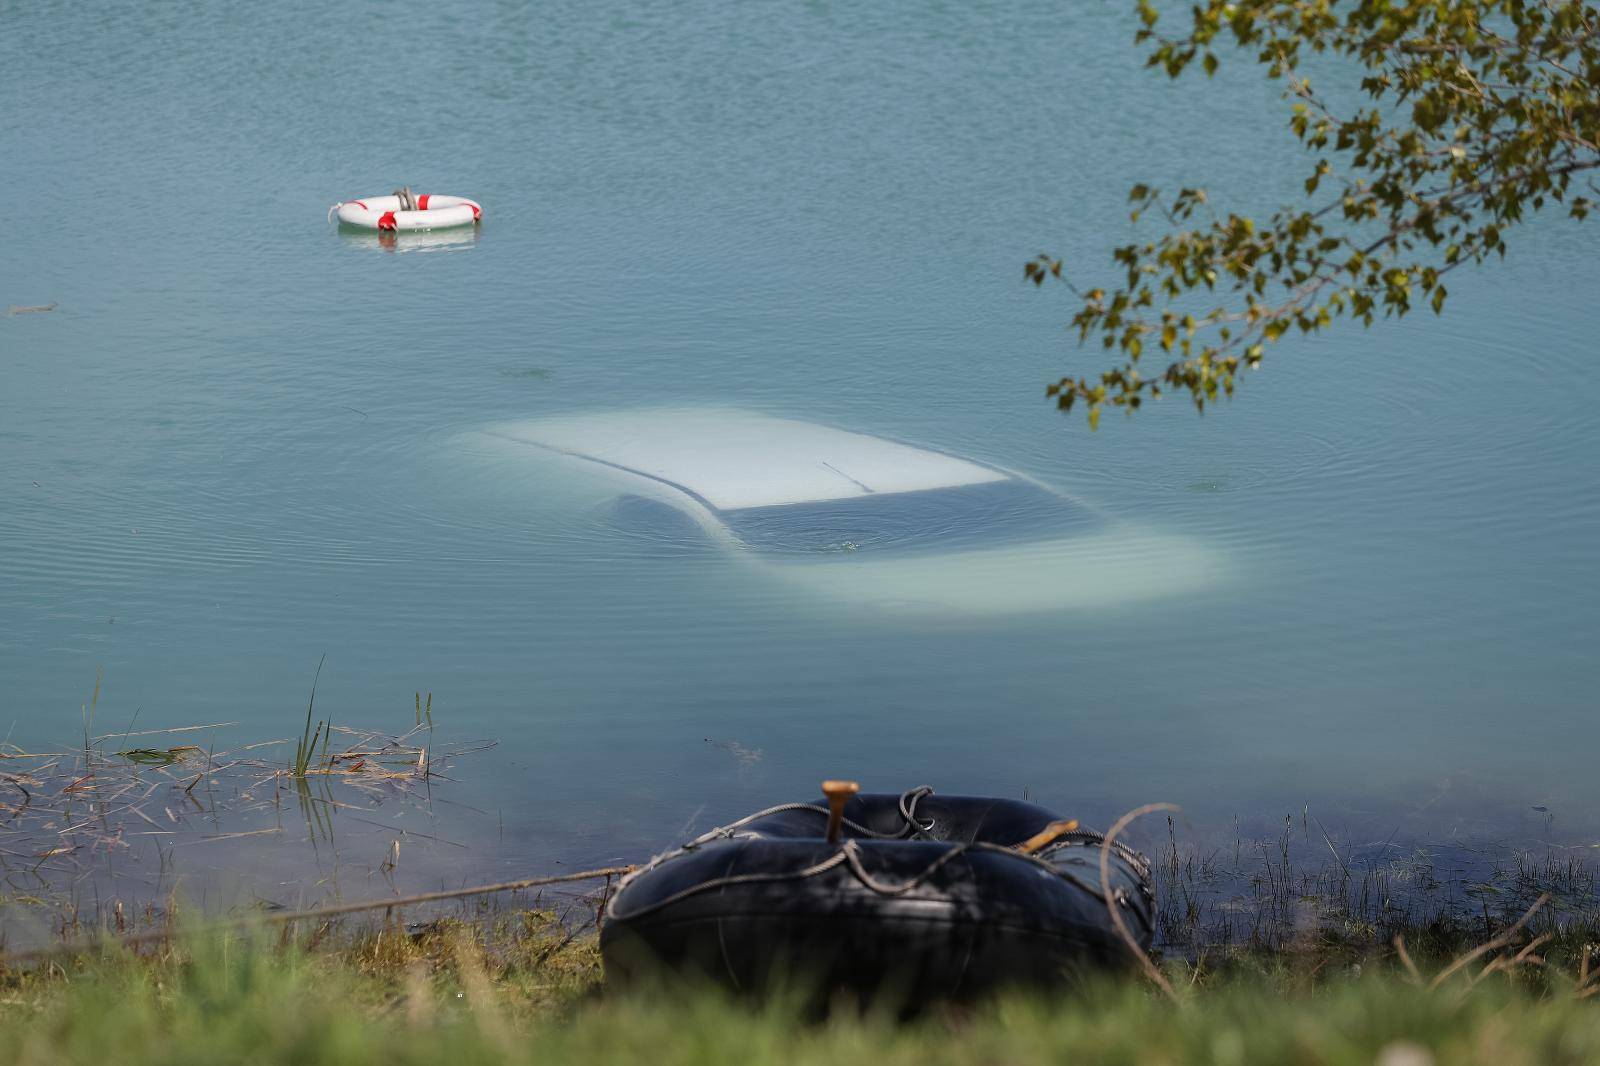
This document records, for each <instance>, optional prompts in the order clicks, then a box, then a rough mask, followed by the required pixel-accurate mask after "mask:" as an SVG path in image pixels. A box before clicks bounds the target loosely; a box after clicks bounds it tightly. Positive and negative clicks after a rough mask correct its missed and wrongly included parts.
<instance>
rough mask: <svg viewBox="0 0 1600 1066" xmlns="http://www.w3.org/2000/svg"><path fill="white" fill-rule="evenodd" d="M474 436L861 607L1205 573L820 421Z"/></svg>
mask: <svg viewBox="0 0 1600 1066" xmlns="http://www.w3.org/2000/svg"><path fill="white" fill-rule="evenodd" d="M489 432H490V433H491V434H492V435H493V436H495V437H498V438H500V439H502V440H505V441H508V442H514V443H516V444H523V445H530V446H534V447H537V448H540V449H543V450H547V451H549V452H553V453H557V454H560V455H563V456H567V457H570V458H571V459H573V460H575V461H577V462H579V463H582V464H585V465H586V466H587V467H588V468H590V469H591V470H593V471H594V472H595V473H597V474H601V473H603V474H604V475H605V476H607V477H610V478H613V479H615V480H616V481H617V482H618V483H619V489H620V491H619V492H618V495H617V497H616V498H615V499H614V500H613V501H612V507H613V510H614V521H615V522H616V523H617V524H620V525H622V526H624V527H626V528H630V529H633V530H635V531H638V532H642V533H646V534H648V535H650V536H653V537H656V538H660V539H663V540H678V541H685V540H691V541H692V540H698V541H701V542H705V543H711V544H716V545H720V546H722V547H723V548H726V549H728V550H729V551H731V552H734V553H735V554H737V555H738V557H740V558H742V559H745V560H748V561H750V562H753V563H755V564H756V565H759V566H762V567H764V568H766V569H767V570H769V571H770V572H772V573H773V574H775V575H776V576H779V577H782V578H785V579H789V580H793V581H795V582H797V583H800V584H802V585H804V586H806V587H808V588H810V589H813V590H815V591H817V592H820V593H823V594H825V595H828V596H830V597H834V598H838V599H842V600H849V601H854V602H858V603H863V604H869V605H872V606H876V607H883V608H890V609H910V610H926V609H946V610H953V611H958V612H981V613H1009V612H1016V611H1037V610H1051V609H1059V608H1070V607H1085V606H1101V605H1105V604H1108V603H1112V602H1119V601H1128V600H1138V599H1148V598H1150V597H1152V596H1161V595H1170V594H1174V593H1178V592H1181V591H1185V590H1189V589H1193V588H1196V587H1197V586H1200V585H1204V584H1208V583H1210V582H1212V581H1214V580H1215V579H1216V577H1217V576H1218V573H1219V567H1218V563H1217V560H1216V559H1215V557H1214V556H1213V555H1212V553H1211V552H1209V551H1207V550H1205V549H1204V548H1202V547H1201V546H1200V545H1198V544H1196V543H1194V542H1193V541H1191V540H1189V539H1187V538H1183V537H1177V536H1172V535H1168V534H1160V533H1156V532H1153V531H1149V530H1144V529H1140V528H1138V527H1135V526H1132V525H1130V524H1128V523H1124V522H1118V521H1117V520H1115V519H1114V518H1112V517H1111V516H1108V515H1106V514H1105V513H1103V512H1102V511H1100V510H1099V509H1097V508H1095V507H1092V506H1090V505H1088V504H1086V503H1084V502H1082V501H1079V500H1077V499H1075V498H1073V497H1071V496H1068V495H1066V494H1065V493H1062V492H1058V491H1056V490H1055V489H1052V488H1050V487H1048V486H1047V485H1045V484H1043V483H1041V482H1039V481H1036V480H1034V479H1033V478H1030V477H1027V476H1026V475H1023V474H1020V473H1017V472H1015V471H1011V470H1007V469H1004V468H1002V467H999V466H995V465H993V464H990V463H986V462H981V461H979V460H976V459H970V458H963V457H959V456H955V455H949V454H946V453H944V452H940V451H936V450H934V449H931V448H927V447H920V446H917V445H912V444H907V443H903V442H900V441H896V440H890V439H888V438H885V437H877V436H870V435H868V434H864V433H854V432H850V431H848V430H843V429H835V428H832V427H830V426H823V425H817V424H814V423H809V422H800V421H795V420H791V419H787V418H776V417H772V416H769V415H764V414H758V413H754V412H748V411H737V410H726V409H673V410H659V409H644V410H624V411H613V412H607V413H604V414H594V415H577V416H564V417H554V418H548V419H541V420H536V421H527V422H516V423H507V424H502V425H498V426H495V427H493V428H492V429H491V430H490V431H489ZM622 486H626V487H625V488H624V487H622Z"/></svg>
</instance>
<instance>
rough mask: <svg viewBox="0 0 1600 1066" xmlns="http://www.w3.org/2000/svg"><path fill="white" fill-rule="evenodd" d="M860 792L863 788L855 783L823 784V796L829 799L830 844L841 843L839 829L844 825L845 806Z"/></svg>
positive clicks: (831, 782) (826, 782) (837, 782)
mask: <svg viewBox="0 0 1600 1066" xmlns="http://www.w3.org/2000/svg"><path fill="white" fill-rule="evenodd" d="M860 791H861V786H860V785H859V784H857V783H856V782H854V781H824V782H823V783H822V794H823V795H824V796H827V797H828V843H830V844H837V843H839V829H840V828H841V827H842V826H843V825H844V805H845V804H846V803H849V802H850V797H851V796H854V795H855V794H856V793H857V792H860Z"/></svg>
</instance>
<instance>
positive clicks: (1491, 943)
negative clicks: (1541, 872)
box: [1428, 892, 1551, 989]
mask: <svg viewBox="0 0 1600 1066" xmlns="http://www.w3.org/2000/svg"><path fill="white" fill-rule="evenodd" d="M1550 898H1551V897H1550V893H1548V892H1546V893H1545V894H1544V895H1542V896H1540V897H1539V898H1538V899H1537V900H1535V901H1534V904H1533V906H1531V907H1529V908H1528V909H1527V911H1526V912H1525V913H1524V914H1523V915H1522V917H1521V918H1518V919H1517V920H1516V922H1515V923H1513V924H1512V925H1511V927H1510V928H1508V929H1506V930H1504V931H1503V932H1501V933H1500V935H1499V936H1497V937H1494V938H1493V939H1492V940H1488V941H1485V942H1484V943H1482V944H1479V945H1478V946H1477V947H1475V948H1473V949H1472V950H1471V951H1469V952H1467V953H1466V954H1464V955H1462V956H1461V957H1459V958H1458V959H1456V960H1455V961H1454V962H1452V963H1451V964H1450V965H1449V966H1446V967H1445V968H1444V969H1443V970H1441V971H1440V972H1439V975H1438V976H1437V977H1435V978H1434V979H1433V981H1432V983H1430V984H1429V985H1428V987H1429V988H1430V989H1434V988H1438V987H1439V986H1440V985H1442V984H1444V983H1445V982H1446V981H1448V980H1449V979H1450V977H1451V976H1452V975H1453V974H1455V973H1457V972H1459V971H1460V970H1461V969H1462V968H1463V967H1464V966H1466V965H1468V964H1469V963H1471V962H1474V961H1476V960H1478V959H1481V958H1483V956H1485V955H1487V954H1488V953H1489V952H1491V951H1498V950H1499V949H1500V948H1503V947H1505V946H1507V945H1508V944H1510V943H1511V941H1513V940H1514V939H1516V936H1517V934H1518V933H1520V932H1522V927H1523V926H1525V925H1527V924H1528V922H1529V921H1531V920H1532V919H1533V916H1534V915H1535V914H1537V913H1538V911H1539V908H1540V907H1543V906H1544V905H1545V904H1546V903H1549V902H1550Z"/></svg>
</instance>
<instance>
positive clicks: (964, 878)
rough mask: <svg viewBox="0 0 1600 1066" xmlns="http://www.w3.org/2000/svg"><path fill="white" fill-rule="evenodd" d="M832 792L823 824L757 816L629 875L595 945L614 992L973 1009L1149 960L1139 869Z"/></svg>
mask: <svg viewBox="0 0 1600 1066" xmlns="http://www.w3.org/2000/svg"><path fill="white" fill-rule="evenodd" d="M824 788H825V792H826V794H827V795H828V800H829V802H828V805H827V806H824V805H821V804H816V803H786V804H782V805H780V806H777V807H771V808H768V809H767V810H764V811H758V812H757V813H755V814H752V815H749V816H748V817H745V818H741V819H740V820H738V821H736V822H734V823H732V824H730V825H726V826H721V827H719V828H717V829H714V830H712V831H711V832H709V833H706V834H704V835H703V836H701V837H699V838H697V839H695V840H693V841H691V842H690V843H688V844H685V845H683V846H682V847H680V848H677V849H676V850H673V851H671V852H668V853H666V854H664V855H661V856H658V857H656V858H655V859H653V860H652V861H651V862H650V863H649V864H647V865H646V866H643V867H641V868H640V869H638V870H636V871H634V872H633V873H631V874H629V875H628V876H627V877H626V878H625V879H624V880H623V881H622V882H621V884H620V885H619V886H618V889H617V891H616V893H615V894H614V895H613V896H612V897H611V899H610V900H609V902H608V903H607V906H606V910H605V920H604V922H603V923H602V926H601V930H600V948H601V953H602V955H603V957H604V961H605V967H606V975H607V980H608V981H609V982H612V983H615V984H618V985H621V986H627V985H629V984H635V983H644V982H650V981H652V980H654V981H659V980H660V979H662V978H668V979H671V980H674V981H677V980H681V979H685V978H687V979H698V980H704V981H710V982H712V983H714V984H717V985H721V986H723V987H725V988H727V989H729V990H731V991H734V992H737V993H761V992H763V991H768V990H772V989H774V988H778V987H780V986H788V987H791V988H795V989H798V990H799V991H800V992H801V993H802V994H809V993H820V994H824V995H826V996H828V997H836V996H838V995H840V994H853V995H854V996H856V997H858V998H859V999H861V1000H862V1001H867V1000H874V999H881V998H882V997H884V996H892V997H901V998H903V999H904V1000H905V1001H907V1002H923V1001H929V1000H970V999H976V998H981V997H983V996H986V995H989V994H991V993H993V992H995V991H998V990H1000V989H1002V988H1005V987H1007V986H1016V985H1022V986H1028V987H1033V988H1039V987H1048V986H1051V985H1055V984H1058V983H1060V982H1062V981H1063V980H1066V979H1069V978H1070V977H1072V976H1073V975H1074V974H1078V973H1082V972H1083V971H1085V970H1093V969H1102V968H1106V967H1116V966H1121V965H1124V964H1129V963H1132V962H1133V961H1134V959H1135V956H1134V954H1133V952H1132V950H1131V949H1130V947H1129V946H1128V941H1129V940H1132V941H1134V942H1136V943H1137V944H1138V945H1139V947H1140V949H1141V950H1142V949H1144V948H1146V947H1148V945H1149V943H1150V938H1151V934H1152V929H1153V914H1152V911H1153V904H1154V893H1153V891H1152V889H1151V884H1150V867H1149V863H1148V862H1147V861H1146V860H1145V859H1144V858H1143V856H1141V855H1139V854H1138V853H1136V852H1134V851H1132V850H1131V849H1129V848H1127V847H1124V846H1122V845H1120V844H1117V843H1115V842H1113V843H1112V845H1111V846H1110V848H1106V847H1105V838H1104V837H1103V836H1102V835H1101V834H1099V833H1096V832H1094V831H1092V830H1087V829H1082V828H1079V827H1078V824H1077V822H1075V821H1064V820H1062V819H1060V818H1059V817H1057V816H1056V815H1055V814H1053V813H1052V812H1050V811H1048V810H1045V809H1044V808H1042V807H1038V806H1035V805H1033V804H1031V803H1023V802H1019V801H1015V800H1005V799H988V798H980V797H973V796H938V795H935V794H934V792H933V790H932V789H931V788H927V787H922V788H916V789H912V790H910V791H908V792H905V793H903V794H901V795H898V796H897V795H889V794H885V795H860V794H854V793H855V789H854V786H853V784H851V783H848V782H825V783H824ZM1102 869H1104V870H1105V871H1106V877H1105V878H1104V879H1102V875H1101V871H1102ZM1113 912H1115V916H1114V915H1113ZM1118 918H1120V919H1121V924H1122V926H1123V928H1124V929H1125V930H1126V933H1127V937H1126V938H1124V936H1123V934H1121V933H1119V932H1118V930H1117V928H1116V926H1117V924H1118V923H1117V919H1118Z"/></svg>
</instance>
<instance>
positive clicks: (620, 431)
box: [496, 408, 1010, 510]
mask: <svg viewBox="0 0 1600 1066" xmlns="http://www.w3.org/2000/svg"><path fill="white" fill-rule="evenodd" d="M496 432H497V434H498V435H500V436H503V437H507V438H510V439H512V440H517V441H521V442H523V443H527V444H535V445H538V446H540V447H544V448H549V449H552V450H554V451H559V452H563V453H565V454H568V455H574V456H578V457H579V458H583V459H589V460H592V461H594V462H598V463H603V464H605V465H607V466H611V467H616V468H618V469H622V470H626V471H629V472H631V473H635V474H640V475H643V476H645V477H648V478H652V479H654V480H657V481H661V482H665V483H667V484H669V485H672V486H674V487H676V488H679V489H682V490H684V491H686V492H688V493H691V494H692V495H694V496H698V497H700V498H701V499H702V500H704V501H705V502H706V503H708V504H710V505H711V506H712V507H714V508H717V509H718V510H737V509H739V508H744V507H772V506H777V505H781V504H793V503H811V502H819V501H823V500H841V499H848V498H850V497H855V496H866V495H871V494H874V493H896V492H916V491H920V490H924V489H938V488H953V487H956V486H960V485H978V484H983V483H985V482H990V481H1004V480H1006V479H1007V478H1008V477H1009V476H1010V475H1008V474H1006V473H1005V472H1004V471H1001V470H996V469H994V468H993V467H989V466H984V465H982V464H980V463H976V462H972V461H970V460H967V459H959V458H957V457H955V456H952V455H944V454H941V453H939V452H934V451H928V450H927V449H925V448H917V447H913V446H912V445H909V444H901V443H899V442H898V441H892V440H885V439H884V438H882V437H873V436H868V435H867V434H864V433H851V432H848V431H846V430H842V429H834V428H832V427H830V426H819V425H816V424H815V423H811V422H799V421H795V420H792V419H787V418H774V417H772V416H770V415H763V414H758V413H755V412H751V411H739V410H729V409H726V408H698V409H670V410H662V409H645V410H631V411H629V410H625V411H613V412H608V413H605V414H593V415H573V416H564V417H557V418H549V419H539V420H536V421H528V422H517V423H512V424H509V425H502V426H499V427H496Z"/></svg>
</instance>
